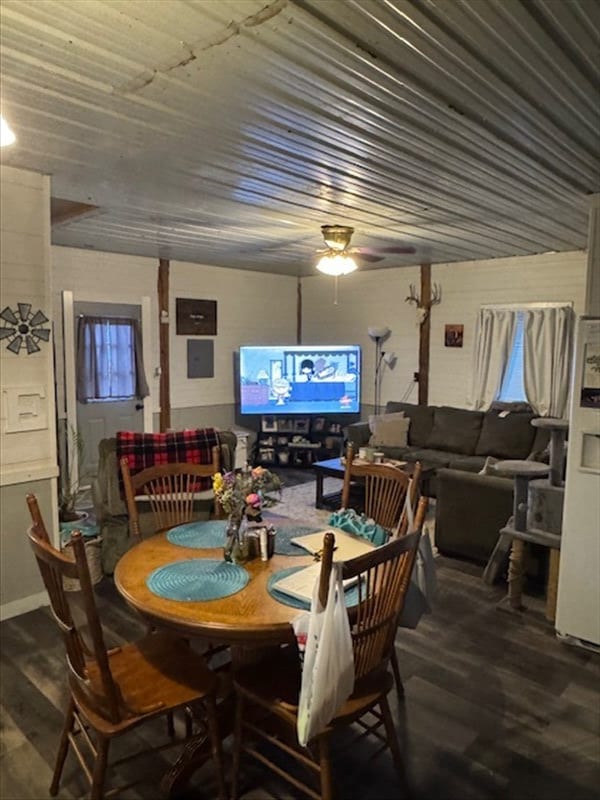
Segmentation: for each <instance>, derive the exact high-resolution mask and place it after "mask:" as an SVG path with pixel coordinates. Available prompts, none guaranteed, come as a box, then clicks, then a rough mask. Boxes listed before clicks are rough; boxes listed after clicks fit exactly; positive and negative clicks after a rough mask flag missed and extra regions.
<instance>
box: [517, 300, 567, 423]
mask: <svg viewBox="0 0 600 800" xmlns="http://www.w3.org/2000/svg"><path fill="white" fill-rule="evenodd" d="M523 317H524V331H523V383H524V386H525V394H526V396H527V401H528V402H529V404H530V405H531V407H532V408H533V410H534V411H535V412H536V413H537V414H539V415H540V416H542V417H557V418H562V417H564V416H565V415H566V414H567V402H568V398H569V380H570V373H571V354H572V349H573V330H574V325H575V313H574V311H573V309H572V308H571V307H570V306H555V307H552V308H534V309H523Z"/></svg>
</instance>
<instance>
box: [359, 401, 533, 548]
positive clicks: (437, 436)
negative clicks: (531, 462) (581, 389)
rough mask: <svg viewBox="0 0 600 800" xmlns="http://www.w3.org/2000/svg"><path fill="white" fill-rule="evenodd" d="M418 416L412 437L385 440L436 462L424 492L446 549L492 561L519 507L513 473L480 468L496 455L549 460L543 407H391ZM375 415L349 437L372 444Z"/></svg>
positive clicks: (404, 454)
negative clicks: (538, 417) (539, 415)
mask: <svg viewBox="0 0 600 800" xmlns="http://www.w3.org/2000/svg"><path fill="white" fill-rule="evenodd" d="M398 411H402V412H403V413H404V415H405V417H408V418H409V419H410V424H409V428H408V437H407V443H406V445H397V444H394V442H392V441H390V442H389V443H387V444H385V445H380V444H378V445H377V449H378V450H382V451H383V452H384V453H385V455H386V456H388V457H389V458H396V459H400V460H404V461H421V462H424V463H426V464H429V465H433V466H434V467H435V473H434V476H433V477H432V478H431V479H430V480H429V481H428V482H427V483H425V484H424V485H423V487H422V489H423V492H424V493H425V494H427V495H429V496H430V497H435V498H437V499H436V533H435V540H436V545H437V547H438V548H439V549H440V551H441V552H444V553H448V554H452V555H458V556H463V557H465V558H470V559H474V560H476V561H479V562H482V563H485V561H487V559H488V557H489V555H490V554H491V551H492V549H493V547H494V545H495V543H496V540H497V538H498V531H499V529H500V528H501V527H502V526H503V525H504V524H505V523H506V521H507V520H508V518H509V517H510V515H511V513H512V490H513V481H512V479H509V478H505V477H498V475H497V474H496V473H494V472H492V471H490V474H479V473H480V472H481V471H482V470H483V469H484V466H485V465H486V460H487V458H488V456H491V457H492V458H494V459H501V460H502V459H536V460H543V459H544V457H545V454H546V452H547V447H548V438H549V437H548V432H547V431H545V430H543V429H542V428H536V427H534V426H532V425H531V420H532V419H534V417H535V414H533V413H532V412H531V410H525V409H523V408H522V407H521V406H517V407H514V408H512V407H511V406H504V405H502V404H498V406H496V407H493V408H492V409H490V410H489V411H487V412H482V411H469V410H467V409H462V408H452V407H450V406H417V405H413V404H412V403H401V402H394V401H390V402H388V403H387V405H386V407H385V413H387V414H390V413H396V412H398ZM370 435H371V432H370V428H369V424H368V423H367V422H358V423H354V424H353V425H350V426H349V427H348V428H347V437H348V441H350V442H352V443H353V444H354V449H355V451H356V450H357V448H358V447H362V446H366V445H368V444H369V439H370Z"/></svg>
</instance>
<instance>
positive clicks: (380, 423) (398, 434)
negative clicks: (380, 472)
mask: <svg viewBox="0 0 600 800" xmlns="http://www.w3.org/2000/svg"><path fill="white" fill-rule="evenodd" d="M409 425H410V420H409V419H406V417H405V416H404V414H403V413H402V412H399V413H397V414H380V415H372V416H370V417H369V428H370V430H371V438H370V439H369V445H370V446H371V447H406V442H407V439H408V428H409Z"/></svg>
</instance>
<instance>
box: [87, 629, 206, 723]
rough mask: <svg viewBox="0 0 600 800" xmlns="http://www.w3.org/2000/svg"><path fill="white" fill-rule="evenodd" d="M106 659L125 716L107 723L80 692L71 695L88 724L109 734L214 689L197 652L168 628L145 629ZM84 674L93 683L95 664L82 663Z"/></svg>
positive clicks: (96, 683) (97, 678) (95, 680)
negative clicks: (85, 667) (141, 635)
mask: <svg viewBox="0 0 600 800" xmlns="http://www.w3.org/2000/svg"><path fill="white" fill-rule="evenodd" d="M109 663H110V669H111V672H112V674H113V677H114V679H115V681H116V682H117V683H118V685H119V688H120V690H121V694H122V696H123V700H124V702H125V705H126V706H127V707H128V708H129V709H130V710H131V716H130V717H129V718H127V719H124V720H122V721H121V722H119V723H117V724H111V723H110V722H108V721H107V720H106V719H104V718H103V717H101V716H99V715H98V714H96V713H95V712H94V711H93V710H92V709H90V708H89V706H88V705H87V704H86V703H85V700H83V699H82V698H81V697H80V696H78V695H76V697H75V699H76V701H77V705H78V707H79V708H80V710H81V712H82V713H83V714H84V715H85V716H86V717H87V718H88V719H89V721H90V723H91V724H93V725H94V727H96V728H97V729H98V730H102V731H103V732H105V733H106V734H110V735H114V734H115V733H117V732H121V731H124V730H127V729H128V728H131V727H133V726H135V725H137V724H138V723H139V722H141V721H142V720H145V719H147V718H148V717H149V716H152V715H153V714H164V712H165V707H169V708H177V707H179V706H184V705H187V704H189V703H192V702H193V701H195V700H197V699H198V696H199V695H204V694H208V693H210V692H213V691H214V690H215V689H216V684H217V678H216V676H215V674H214V673H213V672H212V671H211V670H210V669H209V668H208V667H207V665H206V661H205V659H204V658H203V656H201V655H199V654H197V653H195V652H194V651H193V650H192V649H191V648H190V647H189V645H188V644H187V643H186V642H185V641H183V640H182V639H179V638H177V637H175V636H173V635H171V634H168V633H150V634H148V635H147V636H145V637H144V638H143V639H140V640H139V641H137V642H134V643H132V644H127V645H124V646H123V647H120V648H117V649H116V650H113V651H111V652H110V653H109ZM88 676H89V679H90V682H91V684H92V686H94V687H96V686H98V688H99V681H100V673H99V670H98V668H97V666H96V664H95V663H90V664H89V665H88Z"/></svg>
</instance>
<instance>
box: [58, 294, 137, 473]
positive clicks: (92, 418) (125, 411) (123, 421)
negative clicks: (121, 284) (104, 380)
mask: <svg viewBox="0 0 600 800" xmlns="http://www.w3.org/2000/svg"><path fill="white" fill-rule="evenodd" d="M73 314H74V316H75V320H74V323H75V332H77V319H78V317H79V316H81V315H90V316H95V317H128V318H129V319H137V320H138V322H139V323H140V324H141V317H142V307H141V306H138V305H130V304H125V303H95V302H84V301H76V302H74V303H73ZM75 348H77V342H75ZM75 363H76V364H77V359H75ZM75 368H77V366H76V367H75ZM77 430H78V431H79V433H80V434H81V436H82V438H83V442H84V454H83V463H82V464H81V465H80V473H81V475H82V476H83V477H84V483H87V482H88V478H92V477H93V476H94V475H96V473H97V471H98V444H99V443H100V440H101V439H107V438H110V437H113V436H115V434H116V432H117V431H124V430H126V431H143V430H144V401H143V400H140V399H139V398H136V397H132V398H127V399H125V400H96V401H91V402H88V403H80V402H79V401H77Z"/></svg>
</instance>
